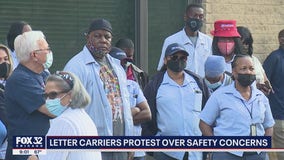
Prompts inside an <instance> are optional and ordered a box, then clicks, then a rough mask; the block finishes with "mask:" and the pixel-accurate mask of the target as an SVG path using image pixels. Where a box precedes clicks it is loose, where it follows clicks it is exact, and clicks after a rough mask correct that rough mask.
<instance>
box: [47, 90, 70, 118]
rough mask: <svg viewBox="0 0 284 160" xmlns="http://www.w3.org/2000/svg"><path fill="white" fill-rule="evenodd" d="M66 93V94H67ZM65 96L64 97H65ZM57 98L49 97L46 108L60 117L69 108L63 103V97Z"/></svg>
mask: <svg viewBox="0 0 284 160" xmlns="http://www.w3.org/2000/svg"><path fill="white" fill-rule="evenodd" d="M66 95H67V94H65V95H64V96H66ZM64 96H63V97H64ZM63 97H61V98H55V99H47V100H46V102H45V105H46V108H47V109H48V111H49V112H50V113H52V114H53V115H55V116H56V117H58V116H59V115H60V114H62V112H64V111H65V110H66V109H67V106H63V105H61V102H60V101H61V99H62V98H63Z"/></svg>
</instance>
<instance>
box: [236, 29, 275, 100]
mask: <svg viewBox="0 0 284 160" xmlns="http://www.w3.org/2000/svg"><path fill="white" fill-rule="evenodd" d="M237 30H238V32H239V34H240V35H241V41H242V44H243V49H244V54H248V55H250V56H251V58H252V61H253V64H254V67H255V75H256V86H257V88H258V89H259V90H261V91H262V92H263V93H264V94H265V95H269V94H270V92H273V89H272V86H271V84H270V81H269V80H268V78H267V76H266V74H265V71H264V69H263V67H262V64H261V63H260V61H259V60H258V59H257V57H255V56H254V55H253V38H252V34H251V32H250V30H249V29H248V28H246V27H243V26H238V27H237Z"/></svg>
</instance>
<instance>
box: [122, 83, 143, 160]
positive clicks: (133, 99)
mask: <svg viewBox="0 0 284 160" xmlns="http://www.w3.org/2000/svg"><path fill="white" fill-rule="evenodd" d="M127 89H128V91H129V96H130V99H129V100H130V107H131V108H132V107H136V106H137V105H138V104H139V103H142V102H145V101H147V100H146V98H145V96H144V94H143V92H142V90H141V89H140V86H139V84H138V83H137V82H135V81H133V80H127ZM141 132H142V128H141V124H138V125H134V127H133V134H134V136H141ZM145 155H146V154H145V152H143V151H136V152H135V153H134V157H143V156H145Z"/></svg>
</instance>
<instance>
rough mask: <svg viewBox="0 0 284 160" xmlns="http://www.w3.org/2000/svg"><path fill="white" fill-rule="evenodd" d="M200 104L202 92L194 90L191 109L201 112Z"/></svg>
mask: <svg viewBox="0 0 284 160" xmlns="http://www.w3.org/2000/svg"><path fill="white" fill-rule="evenodd" d="M201 106H202V92H201V91H200V90H195V91H194V95H193V111H196V112H201Z"/></svg>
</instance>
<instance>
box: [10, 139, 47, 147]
mask: <svg viewBox="0 0 284 160" xmlns="http://www.w3.org/2000/svg"><path fill="white" fill-rule="evenodd" d="M13 143H14V145H13V147H14V148H19V149H20V148H25V149H29V148H33V149H34V148H44V147H45V137H44V136H14V137H13Z"/></svg>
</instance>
